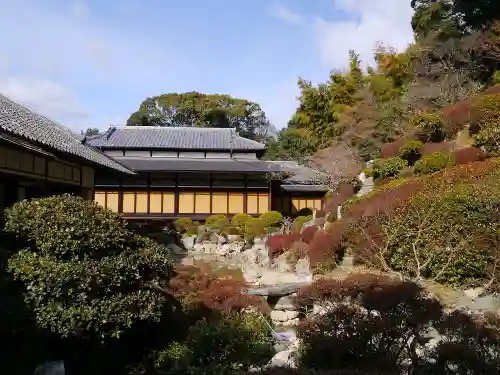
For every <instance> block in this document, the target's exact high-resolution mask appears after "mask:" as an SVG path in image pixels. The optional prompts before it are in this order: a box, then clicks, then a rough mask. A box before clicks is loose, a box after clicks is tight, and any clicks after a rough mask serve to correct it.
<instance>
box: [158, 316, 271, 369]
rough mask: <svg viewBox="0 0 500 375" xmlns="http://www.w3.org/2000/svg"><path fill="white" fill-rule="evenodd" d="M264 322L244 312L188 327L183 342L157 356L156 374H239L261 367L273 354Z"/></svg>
mask: <svg viewBox="0 0 500 375" xmlns="http://www.w3.org/2000/svg"><path fill="white" fill-rule="evenodd" d="M265 319H266V318H265V317H263V316H262V315H260V314H258V315H257V314H253V313H246V314H241V315H240V314H238V315H225V316H223V317H222V318H221V319H220V320H218V321H207V320H202V321H200V322H198V323H197V324H195V325H194V326H192V327H190V328H189V332H188V335H187V338H186V339H185V340H184V341H182V342H174V343H172V344H171V345H170V346H168V347H167V348H166V349H165V350H163V351H160V353H158V355H157V356H156V361H155V367H156V372H155V373H162V374H163V373H168V374H171V375H185V374H200V375H201V374H224V375H242V374H246V373H247V372H248V370H249V369H250V367H261V366H264V365H265V364H266V363H267V362H268V361H269V360H270V359H271V358H272V356H273V354H274V350H273V344H274V340H273V338H272V335H271V330H270V327H269V323H267V322H266V321H265Z"/></svg>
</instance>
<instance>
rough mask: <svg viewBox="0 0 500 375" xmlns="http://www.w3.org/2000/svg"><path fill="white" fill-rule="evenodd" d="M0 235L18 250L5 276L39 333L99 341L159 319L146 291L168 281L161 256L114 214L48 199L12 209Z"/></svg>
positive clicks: (157, 296)
mask: <svg viewBox="0 0 500 375" xmlns="http://www.w3.org/2000/svg"><path fill="white" fill-rule="evenodd" d="M5 230H6V231H7V232H10V233H13V234H14V235H15V236H16V238H17V240H18V241H19V244H18V246H19V248H22V249H23V250H22V251H19V252H17V253H16V254H14V255H13V256H12V257H11V258H10V260H9V270H10V272H11V273H12V275H13V276H14V278H15V279H17V280H19V281H21V282H22V283H23V284H24V286H25V288H26V294H25V298H26V301H27V302H28V303H29V304H30V305H31V307H32V308H33V311H34V313H35V316H36V320H37V322H38V324H39V325H40V326H41V327H43V328H46V329H49V330H51V331H53V332H55V333H57V334H59V335H60V336H63V337H71V336H79V337H81V336H83V337H93V338H99V339H104V338H107V337H109V336H111V337H118V336H120V335H121V334H122V333H124V332H125V331H126V330H127V329H129V328H131V327H132V326H134V325H135V324H136V323H139V322H141V321H143V322H144V321H150V322H151V321H158V320H159V319H160V317H161V314H162V310H163V307H162V306H163V305H164V303H165V302H166V299H165V295H164V294H163V293H162V292H158V291H157V290H154V289H152V288H148V287H146V286H147V285H162V284H163V283H164V282H165V281H166V280H167V279H168V278H169V276H170V273H171V270H172V263H171V260H170V257H169V252H168V251H167V250H166V249H165V248H164V247H162V246H160V245H158V244H157V243H155V242H154V241H153V240H151V239H149V238H146V237H141V236H138V235H136V234H134V233H133V232H130V231H129V230H128V229H127V227H126V223H125V222H124V220H123V219H122V218H121V216H120V215H118V214H115V213H113V212H112V211H110V210H107V209H105V208H103V207H101V206H99V205H97V204H96V203H94V202H90V201H85V200H83V199H82V198H79V197H74V196H69V195H63V196H53V197H50V198H40V199H33V200H25V201H22V202H19V203H16V204H14V205H13V206H12V207H11V208H10V209H8V210H6V224H5Z"/></svg>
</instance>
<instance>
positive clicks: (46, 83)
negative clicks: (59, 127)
mask: <svg viewBox="0 0 500 375" xmlns="http://www.w3.org/2000/svg"><path fill="white" fill-rule="evenodd" d="M0 87H1V88H2V93H3V94H5V95H7V96H8V97H10V98H12V99H14V100H19V101H21V102H22V103H23V104H24V105H26V106H28V107H29V108H31V109H33V110H34V111H37V112H40V113H41V114H43V115H45V116H48V117H52V116H54V117H61V116H63V117H65V116H68V117H71V118H85V117H87V116H88V112H87V111H85V110H84V109H83V108H82V107H81V106H80V105H79V104H78V100H77V99H76V97H75V96H74V94H73V93H72V92H71V90H69V89H68V88H67V87H65V86H63V85H60V84H58V83H56V82H52V81H50V80H46V79H43V78H39V77H26V76H21V77H14V76H10V77H1V76H0Z"/></svg>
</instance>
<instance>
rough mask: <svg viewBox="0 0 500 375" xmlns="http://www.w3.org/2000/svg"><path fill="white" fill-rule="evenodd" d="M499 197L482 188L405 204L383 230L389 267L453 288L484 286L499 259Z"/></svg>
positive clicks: (460, 189) (427, 196) (421, 197)
mask: <svg viewBox="0 0 500 375" xmlns="http://www.w3.org/2000/svg"><path fill="white" fill-rule="evenodd" d="M499 208H500V197H499V194H498V189H496V188H488V187H486V186H477V187H475V186H456V187H454V188H452V189H451V190H449V191H445V192H437V193H433V194H430V193H426V194H422V195H419V196H417V197H415V198H413V199H411V200H410V201H409V202H408V206H407V207H405V208H404V209H402V210H401V211H400V212H399V213H398V215H396V216H395V217H393V218H392V219H391V220H390V221H389V222H388V223H387V224H385V225H384V227H385V229H384V233H387V234H388V235H387V238H386V240H387V243H386V244H385V245H384V248H386V249H387V251H386V253H385V254H386V256H387V259H386V261H387V264H388V265H390V267H391V268H392V269H393V270H396V271H398V272H402V273H403V274H405V275H408V276H410V277H416V278H425V279H430V280H434V281H436V282H439V283H442V284H448V285H452V286H460V287H470V286H480V285H484V284H486V283H488V281H489V280H490V279H491V277H492V274H494V272H495V271H494V265H495V264H496V263H497V262H498V261H499V260H500V259H499V257H498V255H497V247H498V244H499V243H500V242H499V241H500V217H499V216H498V209H499Z"/></svg>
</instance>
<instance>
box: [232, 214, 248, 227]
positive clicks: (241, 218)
mask: <svg viewBox="0 0 500 375" xmlns="http://www.w3.org/2000/svg"><path fill="white" fill-rule="evenodd" d="M250 218H251V216H250V215H248V214H245V213H239V214H236V215H234V216H233V218H232V219H231V224H232V225H234V226H235V227H238V228H244V227H245V223H246V222H247V221H248V220H249V219H250Z"/></svg>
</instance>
